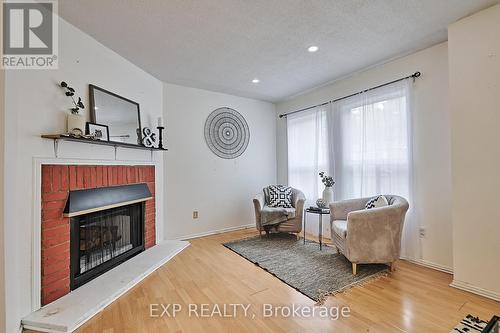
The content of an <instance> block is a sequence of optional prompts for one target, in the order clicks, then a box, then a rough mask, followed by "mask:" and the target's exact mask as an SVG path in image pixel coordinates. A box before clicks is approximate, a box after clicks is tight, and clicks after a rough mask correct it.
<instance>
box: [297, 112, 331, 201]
mask: <svg viewBox="0 0 500 333" xmlns="http://www.w3.org/2000/svg"><path fill="white" fill-rule="evenodd" d="M326 111H327V108H326V107H316V108H313V109H311V110H308V111H304V112H300V113H296V114H293V115H289V116H288V117H287V137H288V184H289V185H290V186H293V187H295V188H298V189H300V190H301V191H302V192H304V195H305V196H306V198H307V199H308V200H316V199H317V198H319V197H321V192H322V191H323V187H322V186H321V181H320V179H319V176H318V173H319V172H320V171H328V147H327V145H328V140H327V126H326V125H327V122H326Z"/></svg>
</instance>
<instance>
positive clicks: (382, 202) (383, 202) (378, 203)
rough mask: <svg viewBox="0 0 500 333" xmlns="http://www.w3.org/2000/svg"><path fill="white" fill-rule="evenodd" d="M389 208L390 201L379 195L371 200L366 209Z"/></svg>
mask: <svg viewBox="0 0 500 333" xmlns="http://www.w3.org/2000/svg"><path fill="white" fill-rule="evenodd" d="M384 206H389V201H387V198H386V197H385V196H383V195H378V196H376V197H373V198H371V199H370V200H368V202H367V203H366V205H365V209H372V208H378V207H384Z"/></svg>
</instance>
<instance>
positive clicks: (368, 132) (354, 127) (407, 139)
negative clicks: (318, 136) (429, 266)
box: [328, 79, 420, 259]
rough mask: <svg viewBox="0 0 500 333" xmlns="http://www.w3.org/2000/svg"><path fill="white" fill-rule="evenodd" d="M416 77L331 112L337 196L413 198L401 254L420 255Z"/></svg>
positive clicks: (342, 103)
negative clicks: (415, 166) (416, 191)
mask: <svg viewBox="0 0 500 333" xmlns="http://www.w3.org/2000/svg"><path fill="white" fill-rule="evenodd" d="M412 90H413V89H412V80H411V79H407V80H403V81H400V82H396V83H393V84H390V85H387V86H385V87H382V88H378V89H374V90H370V91H368V92H365V93H361V94H358V95H356V96H353V97H350V98H347V99H344V100H341V101H339V102H335V103H333V107H332V110H331V111H330V112H329V114H328V124H329V125H328V126H329V133H330V136H331V138H332V140H330V146H329V149H330V155H331V157H332V158H331V160H332V163H331V164H332V165H331V170H332V173H333V174H334V177H335V180H336V184H335V186H334V191H335V196H336V199H337V200H342V199H349V198H359V197H369V196H374V195H377V194H396V195H400V196H402V197H404V198H406V199H408V201H409V202H410V207H411V208H410V210H409V212H408V214H407V218H406V220H405V227H404V229H403V238H402V247H401V248H402V249H401V250H402V256H403V257H408V258H411V259H417V258H420V253H419V248H420V247H419V246H418V242H419V238H418V226H417V225H416V223H417V222H416V221H417V219H416V218H415V214H416V210H415V209H414V207H415V201H414V195H413V167H412V166H413V152H412V150H413V148H412V147H413V145H412V114H413V94H412Z"/></svg>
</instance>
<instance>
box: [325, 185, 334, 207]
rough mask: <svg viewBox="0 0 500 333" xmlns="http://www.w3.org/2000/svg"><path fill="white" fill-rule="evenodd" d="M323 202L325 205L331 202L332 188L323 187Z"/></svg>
mask: <svg viewBox="0 0 500 333" xmlns="http://www.w3.org/2000/svg"><path fill="white" fill-rule="evenodd" d="M323 200H324V201H325V202H326V204H327V205H329V204H331V203H332V202H333V187H331V186H325V189H324V190H323Z"/></svg>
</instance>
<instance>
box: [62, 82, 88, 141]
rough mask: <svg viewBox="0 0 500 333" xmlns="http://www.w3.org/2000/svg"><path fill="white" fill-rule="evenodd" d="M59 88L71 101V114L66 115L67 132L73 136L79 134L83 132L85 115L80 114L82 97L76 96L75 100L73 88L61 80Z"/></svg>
mask: <svg viewBox="0 0 500 333" xmlns="http://www.w3.org/2000/svg"><path fill="white" fill-rule="evenodd" d="M60 86H61V88H64V90H65V91H64V94H65V95H66V96H68V97H70V98H71V101H72V102H73V107H72V108H71V109H70V111H71V114H69V115H68V118H67V124H68V133H69V134H71V135H73V136H80V135H83V134H84V133H85V116H83V115H81V114H80V109H84V108H85V106H84V105H83V102H82V98H81V97H78V100H75V97H74V96H75V89H73V88H72V87H70V86H69V85H68V84H67V83H66V82H64V81H62V82H61V84H60Z"/></svg>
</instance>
